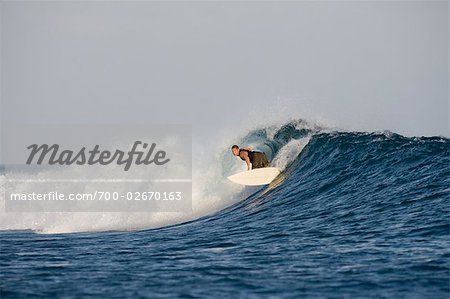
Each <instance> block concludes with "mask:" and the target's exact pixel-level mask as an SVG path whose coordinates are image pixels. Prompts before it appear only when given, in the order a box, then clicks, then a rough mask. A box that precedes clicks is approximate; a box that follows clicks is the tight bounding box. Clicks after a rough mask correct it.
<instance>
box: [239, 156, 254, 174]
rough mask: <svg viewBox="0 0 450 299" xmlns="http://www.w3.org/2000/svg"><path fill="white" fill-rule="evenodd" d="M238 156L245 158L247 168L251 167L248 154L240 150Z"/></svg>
mask: <svg viewBox="0 0 450 299" xmlns="http://www.w3.org/2000/svg"><path fill="white" fill-rule="evenodd" d="M240 157H241V158H242V159H244V160H245V163H247V170H250V169H252V167H251V165H252V164H251V163H250V158H249V157H248V154H247V153H246V152H241V154H240Z"/></svg>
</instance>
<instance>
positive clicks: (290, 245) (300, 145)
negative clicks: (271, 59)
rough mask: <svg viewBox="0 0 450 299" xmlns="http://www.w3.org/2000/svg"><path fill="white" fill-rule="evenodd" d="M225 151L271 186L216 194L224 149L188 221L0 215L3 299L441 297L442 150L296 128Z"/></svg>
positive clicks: (449, 177)
mask: <svg viewBox="0 0 450 299" xmlns="http://www.w3.org/2000/svg"><path fill="white" fill-rule="evenodd" d="M236 143H240V144H250V145H251V146H253V147H255V148H259V149H261V150H264V151H266V152H267V153H268V155H269V156H270V158H271V160H272V163H273V165H275V166H277V167H280V168H281V169H283V170H284V172H283V175H282V177H281V178H280V179H279V181H278V182H277V184H276V185H273V186H270V187H263V188H260V189H255V188H253V189H242V188H237V187H236V186H233V185H231V184H230V183H228V182H226V180H224V178H225V177H226V176H227V175H228V174H230V173H233V172H235V171H237V170H238V169H240V167H242V165H241V162H238V161H236V159H234V158H233V157H231V155H230V154H229V151H228V147H227V148H226V149H224V150H223V152H222V153H221V154H220V155H217V157H216V162H217V164H218V165H219V167H218V168H217V169H214V170H211V174H210V177H212V179H211V180H209V181H201V182H198V180H196V176H195V175H194V182H193V183H194V190H195V192H194V193H195V194H194V202H193V212H192V213H191V214H189V215H157V216H155V215H151V214H145V213H142V214H140V213H137V214H134V216H133V215H131V216H130V215H129V214H127V215H117V214H102V215H99V214H94V213H91V214H89V215H87V214H83V213H78V214H76V215H67V214H51V215H50V214H39V215H37V214H36V215H32V214H31V215H30V214H27V215H11V213H4V212H3V213H1V214H0V217H1V220H0V229H1V231H0V246H1V248H0V269H1V271H0V290H1V298H20V297H23V298H25V297H46V298H48V297H63V298H98V297H105V298H124V297H132V298H139V297H148V298H174V297H185V298H202V297H212V298H219V297H225V298H237V297H243V298H259V297H271V298H302V297H313V298H315V297H319V298H370V297H372V298H383V297H387V298H449V292H450V288H449V281H450V280H449V279H450V250H449V248H450V246H449V245H450V242H449V241H450V237H449V215H450V213H449V212H450V205H449V203H450V201H449V199H450V196H449V194H450V140H449V139H447V138H442V137H420V138H407V137H403V136H400V135H397V134H394V133H390V132H383V133H368V132H339V131H327V130H324V129H322V128H319V127H316V126H311V125H308V124H306V123H305V122H303V121H296V122H289V123H287V124H284V125H282V126H278V127H262V128H258V129H255V130H251V131H249V132H247V133H246V134H244V135H243V136H242V137H241V139H240V140H237V142H236ZM203 171H205V169H203Z"/></svg>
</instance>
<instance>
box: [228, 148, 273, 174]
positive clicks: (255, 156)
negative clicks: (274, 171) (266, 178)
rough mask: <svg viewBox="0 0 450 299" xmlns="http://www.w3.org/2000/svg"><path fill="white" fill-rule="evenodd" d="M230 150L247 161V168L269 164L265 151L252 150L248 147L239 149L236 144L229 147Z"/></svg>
mask: <svg viewBox="0 0 450 299" xmlns="http://www.w3.org/2000/svg"><path fill="white" fill-rule="evenodd" d="M231 151H232V153H233V155H234V156H236V157H239V158H241V159H242V160H243V161H245V163H247V170H250V169H256V168H263V167H267V166H269V161H267V158H266V154H265V153H261V152H256V151H252V150H251V149H250V148H249V147H244V148H241V149H240V148H239V146H237V145H236V144H235V145H233V146H232V147H231Z"/></svg>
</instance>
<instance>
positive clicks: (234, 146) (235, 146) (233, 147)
mask: <svg viewBox="0 0 450 299" xmlns="http://www.w3.org/2000/svg"><path fill="white" fill-rule="evenodd" d="M235 148H239V146H237V145H236V144H235V145H233V146H232V147H231V149H235Z"/></svg>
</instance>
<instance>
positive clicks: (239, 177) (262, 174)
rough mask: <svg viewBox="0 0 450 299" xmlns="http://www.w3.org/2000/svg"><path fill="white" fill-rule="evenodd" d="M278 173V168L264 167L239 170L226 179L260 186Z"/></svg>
mask: <svg viewBox="0 0 450 299" xmlns="http://www.w3.org/2000/svg"><path fill="white" fill-rule="evenodd" d="M279 174H280V170H279V169H278V168H276V167H264V168H257V169H252V170H247V171H243V172H239V173H236V174H233V175H230V176H229V177H228V179H229V180H230V181H232V182H233V183H236V184H240V185H245V186H260V185H267V184H270V182H272V181H273V180H274V179H275V178H276V177H277V176H278V175H279Z"/></svg>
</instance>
